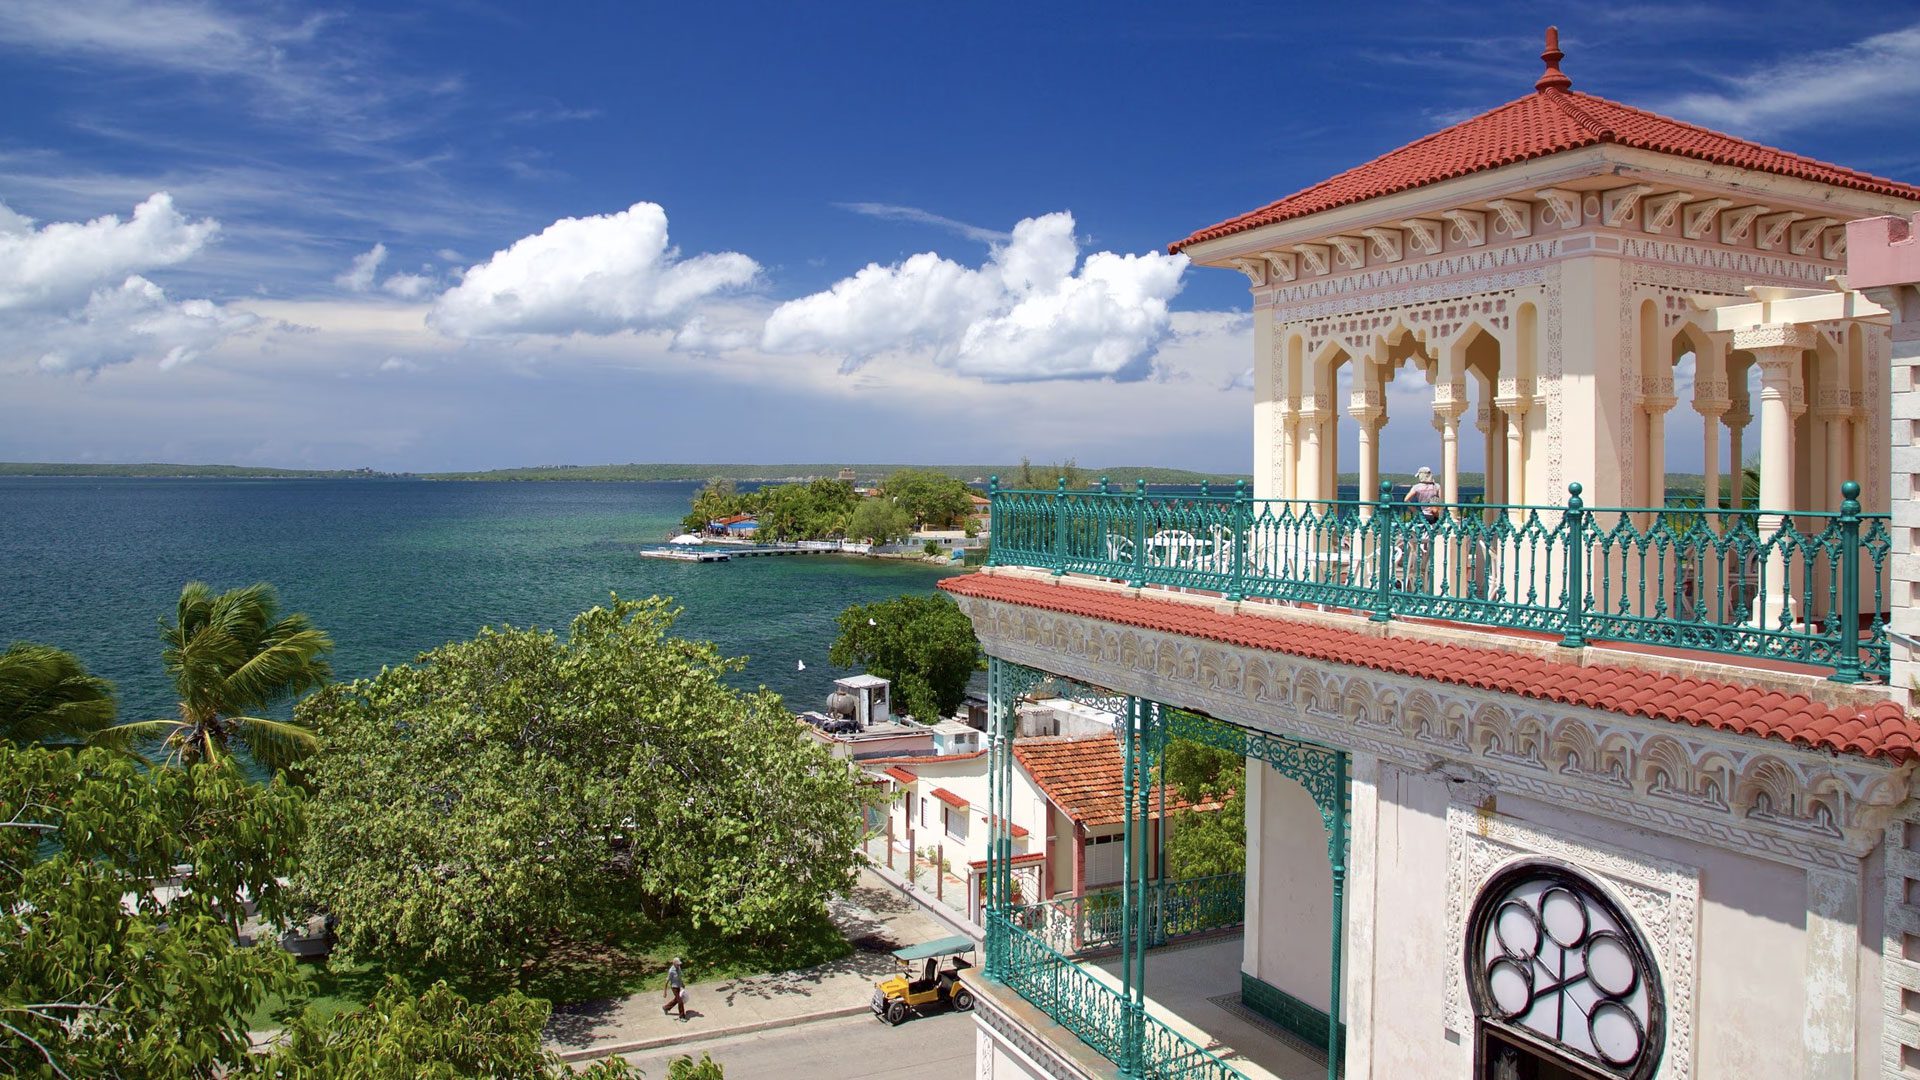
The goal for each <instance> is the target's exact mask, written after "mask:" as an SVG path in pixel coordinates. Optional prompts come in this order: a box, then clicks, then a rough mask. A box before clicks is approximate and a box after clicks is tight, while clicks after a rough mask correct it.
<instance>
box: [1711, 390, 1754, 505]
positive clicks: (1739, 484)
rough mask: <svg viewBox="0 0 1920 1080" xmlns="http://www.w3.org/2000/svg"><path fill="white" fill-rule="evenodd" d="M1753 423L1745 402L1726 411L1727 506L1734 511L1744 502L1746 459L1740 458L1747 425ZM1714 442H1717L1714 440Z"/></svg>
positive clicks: (1750, 412) (1737, 403)
mask: <svg viewBox="0 0 1920 1080" xmlns="http://www.w3.org/2000/svg"><path fill="white" fill-rule="evenodd" d="M1751 423H1753V412H1752V410H1751V409H1750V408H1749V407H1748V405H1747V402H1746V401H1745V400H1741V401H1737V402H1735V403H1734V407H1733V408H1731V409H1728V410H1727V416H1726V424H1727V474H1728V483H1727V489H1728V490H1727V505H1728V506H1729V507H1732V508H1733V509H1735V510H1738V509H1740V508H1741V507H1742V506H1743V505H1744V504H1745V502H1746V494H1747V459H1746V458H1745V457H1743V456H1742V454H1743V453H1744V451H1745V447H1744V445H1743V443H1744V441H1745V439H1746V434H1747V425H1748V424H1751ZM1715 441H1716V442H1717V441H1719V440H1715Z"/></svg>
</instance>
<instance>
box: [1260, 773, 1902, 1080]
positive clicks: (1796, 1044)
mask: <svg viewBox="0 0 1920 1080" xmlns="http://www.w3.org/2000/svg"><path fill="white" fill-rule="evenodd" d="M1262 786H1263V788H1264V789H1265V790H1266V791H1269V792H1270V791H1273V790H1274V789H1275V788H1278V789H1279V791H1280V792H1281V795H1280V796H1279V797H1278V798H1273V797H1268V798H1267V799H1266V800H1265V801H1266V803H1267V804H1268V806H1269V810H1268V812H1267V813H1266V814H1265V815H1264V816H1263V832H1265V833H1266V834H1267V835H1266V836H1265V837H1263V843H1262V847H1261V851H1262V861H1263V863H1265V862H1269V861H1273V860H1275V858H1276V855H1277V854H1279V853H1283V852H1284V853H1285V856H1284V857H1286V858H1290V859H1293V860H1296V861H1297V862H1296V865H1295V867H1294V870H1293V874H1292V875H1289V874H1288V873H1286V872H1284V871H1279V870H1270V869H1268V868H1267V867H1265V866H1263V868H1262V872H1261V874H1260V879H1261V882H1262V884H1263V887H1265V888H1267V889H1269V890H1275V889H1276V888H1277V891H1270V892H1269V893H1268V894H1267V895H1266V896H1264V897H1263V898H1262V900H1261V907H1262V914H1261V922H1262V932H1261V934H1260V946H1259V955H1258V957H1257V958H1256V957H1253V956H1250V957H1249V960H1248V962H1249V965H1250V967H1249V970H1252V971H1254V973H1255V974H1257V975H1258V976H1259V977H1261V978H1262V979H1265V980H1266V981H1267V982H1269V983H1272V984H1274V985H1276V986H1279V987H1281V988H1282V989H1284V990H1287V991H1288V992H1289V993H1292V994H1293V995H1295V996H1296V997H1299V998H1301V999H1302V1000H1305V1001H1307V1002H1309V1003H1311V1004H1313V1005H1314V1006H1315V1007H1316V1008H1324V1006H1325V1002H1326V990H1325V987H1324V979H1325V973H1326V959H1325V952H1324V949H1325V940H1326V939H1325V929H1324V927H1325V921H1324V915H1322V916H1321V917H1320V918H1319V919H1318V921H1314V922H1312V923H1311V925H1310V931H1311V932H1310V933H1308V932H1304V931H1305V930H1307V929H1308V928H1303V932H1301V933H1298V934H1293V933H1288V932H1287V929H1288V927H1290V926H1291V925H1292V924H1291V921H1290V920H1289V919H1288V917H1287V916H1286V914H1285V910H1290V909H1296V908H1297V909H1299V910H1300V911H1302V912H1303V913H1306V915H1307V917H1308V918H1309V919H1312V918H1313V914H1312V913H1313V911H1314V908H1313V907H1312V903H1313V898H1314V896H1315V895H1317V894H1316V893H1314V892H1313V890H1312V889H1308V890H1306V891H1305V892H1304V893H1303V892H1302V891H1301V890H1296V889H1294V888H1292V887H1291V883H1290V882H1289V881H1288V880H1287V878H1288V877H1289V876H1298V877H1300V878H1306V877H1307V876H1308V873H1309V869H1308V867H1309V865H1310V860H1309V858H1308V856H1310V855H1312V854H1313V852H1310V851H1308V850H1307V845H1305V844H1304V843H1302V842H1301V841H1300V839H1299V837H1300V835H1301V834H1302V833H1305V832H1306V831H1307V830H1305V829H1304V828H1303V827H1302V826H1303V825H1304V824H1305V821H1304V820H1303V818H1302V810H1303V805H1302V804H1303V803H1304V808H1308V809H1310V807H1311V803H1310V802H1307V801H1306V800H1305V799H1304V795H1302V796H1300V798H1299V800H1298V801H1296V800H1295V799H1293V798H1292V797H1291V793H1292V791H1294V790H1297V789H1296V788H1295V786H1294V785H1291V784H1274V783H1273V782H1272V781H1271V778H1269V779H1268V782H1267V783H1265V784H1263V785H1262ZM1378 790H1379V798H1380V804H1379V810H1378V821H1379V826H1378V831H1377V836H1376V837H1375V838H1374V841H1373V846H1372V851H1371V855H1372V857H1373V858H1374V860H1375V862H1374V865H1373V871H1374V880H1375V882H1376V883H1377V884H1376V886H1375V891H1374V894H1373V895H1372V896H1370V897H1368V896H1350V897H1349V905H1348V915H1349V918H1350V919H1359V918H1369V917H1370V919H1371V923H1372V935H1373V938H1374V941H1375V946H1374V949H1373V958H1372V965H1371V971H1366V972H1353V973H1352V977H1351V978H1350V979H1349V980H1348V982H1347V983H1346V986H1345V993H1346V997H1347V1002H1348V1005H1347V1009H1348V1011H1349V1012H1350V1013H1351V1012H1352V999H1353V997H1354V995H1355V994H1357V993H1359V994H1365V995H1366V996H1367V999H1368V1007H1367V1008H1366V1010H1365V1011H1366V1013H1367V1014H1368V1015H1370V1016H1371V1017H1372V1024H1371V1026H1370V1029H1368V1028H1356V1029H1353V1030H1352V1031H1351V1034H1350V1037H1351V1038H1352V1039H1355V1040H1364V1041H1365V1043H1366V1045H1365V1047H1364V1048H1357V1049H1358V1053H1357V1056H1363V1057H1364V1059H1365V1060H1369V1061H1370V1062H1371V1075H1373V1076H1383V1077H1390V1076H1432V1077H1466V1076H1468V1075H1469V1073H1470V1070H1471V1067H1472V1045H1473V1038H1474V1033H1473V1031H1471V1030H1455V1029H1453V1028H1452V1026H1451V1024H1450V1022H1449V1017H1448V1016H1447V1012H1446V1008H1445V997H1446V982H1447V978H1448V975H1449V973H1450V972H1453V971H1456V970H1458V969H1460V968H1461V967H1462V965H1463V963H1464V961H1463V955H1462V954H1463V949H1464V942H1462V941H1460V940H1458V939H1457V937H1456V936H1455V935H1454V932H1453V930H1452V928H1451V927H1450V925H1449V921H1448V913H1447V897H1448V894H1449V889H1450V884H1449V873H1448V870H1449V867H1448V862H1449V836H1448V831H1449V826H1448V822H1447V810H1448V807H1449V805H1450V803H1451V802H1452V799H1451V796H1450V793H1449V784H1448V782H1447V781H1446V780H1445V779H1444V778H1441V777H1438V776H1435V775H1431V774H1413V773H1409V772H1406V771H1404V770H1401V769H1397V768H1394V767H1392V766H1390V765H1388V766H1383V767H1382V770H1381V779H1380V784H1379V789H1378ZM1484 813H1486V811H1483V814H1484ZM1490 813H1491V817H1492V818H1493V819H1497V820H1504V821H1510V822H1514V823H1519V824H1521V825H1524V826H1529V827H1531V828H1532V829H1536V830H1538V831H1540V832H1542V833H1546V834H1550V835H1551V836H1553V837H1554V838H1556V839H1557V840H1559V841H1562V842H1566V843H1572V844H1577V845H1591V846H1593V847H1595V848H1598V849H1605V850H1607V851H1610V852H1618V853H1623V854H1626V855H1629V856H1635V857H1644V858H1648V859H1651V860H1656V861H1658V862H1660V863H1663V864H1672V865H1676V866H1679V867H1682V868H1685V869H1687V870H1689V871H1691V872H1694V873H1697V879H1698V882H1699V907H1698V917H1697V920H1696V924H1695V931H1694V935H1693V939H1692V941H1691V948H1692V952H1693V955H1694V967H1693V971H1692V977H1691V983H1690V985H1691V987H1692V989H1691V992H1690V994H1689V996H1688V997H1686V998H1682V997H1680V996H1679V994H1678V992H1679V991H1680V990H1681V985H1680V984H1681V982H1682V981H1683V980H1679V979H1676V978H1675V977H1674V976H1675V974H1676V973H1675V972H1673V971H1671V970H1666V969H1665V964H1666V963H1667V960H1666V959H1665V958H1663V959H1662V960H1661V961H1660V962H1661V963H1662V965H1663V972H1662V981H1663V984H1664V992H1665V995H1666V1003H1667V1008H1668V1010H1669V1014H1670V1015H1669V1019H1668V1023H1667V1032H1668V1036H1669V1039H1668V1046H1669V1048H1670V1049H1669V1052H1670V1053H1671V1048H1672V1047H1673V1045H1674V1043H1673V1039H1672V1034H1673V1031H1674V1028H1675V1025H1676V1024H1681V1023H1684V1024H1686V1025H1687V1026H1688V1027H1689V1028H1690V1030H1691V1033H1692V1034H1691V1041H1692V1050H1691V1061H1690V1065H1689V1067H1688V1068H1686V1069H1684V1070H1682V1069H1679V1068H1676V1064H1677V1062H1676V1061H1674V1060H1669V1061H1666V1062H1664V1063H1663V1068H1662V1070H1661V1072H1660V1074H1659V1075H1661V1076H1663V1077H1671V1076H1680V1075H1688V1076H1691V1077H1696V1078H1709V1077H1734V1076H1740V1077H1746V1076H1782V1077H1785V1076H1808V1075H1822V1073H1821V1071H1820V1068H1819V1067H1818V1065H1817V1063H1816V1062H1814V1061H1813V1060H1812V1059H1811V1058H1810V1056H1809V1054H1808V1052H1807V1049H1806V1041H1807V1034H1806V1029H1805V1025H1806V1022H1807V1021H1806V1017H1807V1006H1808V1000H1807V990H1806V986H1807V984H1808V982H1809V980H1810V979H1813V978H1816V977H1817V973H1818V972H1819V970H1820V969H1821V968H1822V966H1823V965H1825V966H1829V967H1830V966H1831V964H1830V963H1828V961H1827V959H1826V958H1823V957H1821V956H1819V955H1817V953H1818V949H1817V947H1815V948H1813V949H1810V947H1809V942H1808V936H1807V935H1806V934H1805V932H1804V930H1805V926H1806V909H1807V903H1808V875H1807V872H1806V871H1804V870H1802V869H1799V868H1797V867H1793V866H1789V865H1785V864H1782V863H1777V862H1772V861H1769V860H1764V859H1759V858H1753V857H1749V856H1745V855H1741V854H1737V853H1734V852H1731V851H1727V850H1725V849H1722V848H1715V847H1709V846H1706V845H1703V844H1699V843H1695V842H1693V841H1691V840H1689V839H1686V838H1683V837H1678V836H1670V835H1661V834H1657V833H1653V832H1650V831H1646V830H1642V829H1635V828H1630V827H1626V826H1619V825H1614V824H1611V823H1608V822H1605V821H1602V820H1601V819H1597V818H1594V817H1592V816H1590V815H1580V814H1570V813H1568V812H1567V811H1566V810H1565V809H1563V808H1561V807H1558V806H1551V805H1547V804H1544V803H1539V802H1535V801H1532V800H1529V799H1524V798H1520V797H1517V796H1513V795H1510V794H1501V793H1494V796H1493V799H1492V803H1491V807H1490ZM1314 824H1315V825H1316V826H1317V815H1316V820H1315V821H1314ZM1296 849H1297V850H1296ZM1367 855H1368V853H1366V852H1362V851H1360V850H1356V851H1355V852H1354V858H1355V859H1356V861H1357V860H1359V859H1361V858H1364V857H1367ZM1880 862H1881V860H1880V859H1879V858H1878V857H1877V856H1876V857H1875V858H1874V859H1871V860H1869V862H1868V863H1867V864H1866V867H1865V872H1864V873H1863V875H1862V882H1861V888H1860V890H1859V892H1860V894H1861V895H1862V896H1864V897H1866V898H1868V900H1869V901H1870V900H1872V899H1873V898H1876V897H1878V896H1879V895H1880V889H1881V884H1880V880H1881V879H1880V874H1881V869H1880ZM1320 865H1321V866H1322V867H1323V868H1324V853H1322V854H1321V858H1320ZM1325 880H1326V879H1325V871H1324V869H1322V870H1321V871H1320V875H1319V876H1318V877H1316V878H1315V879H1314V881H1313V884H1315V885H1320V884H1323V883H1324V882H1325ZM1276 905H1277V906H1278V907H1279V908H1281V909H1282V910H1281V911H1276ZM1873 906H1874V905H1873V904H1872V903H1870V902H1868V903H1863V904H1862V908H1863V911H1862V914H1861V924H1860V934H1859V946H1858V947H1857V949H1856V950H1855V951H1854V954H1853V961H1854V967H1853V968H1852V969H1851V970H1850V971H1843V972H1842V975H1843V979H1844V978H1850V980H1851V983H1852V992H1853V993H1854V995H1855V1000H1856V1003H1857V1005H1856V1008H1855V1009H1854V1010H1853V1014H1854V1016H1855V1018H1856V1023H1857V1025H1858V1026H1857V1027H1856V1028H1855V1031H1854V1033H1853V1043H1854V1044H1855V1045H1856V1046H1857V1047H1858V1048H1860V1052H1859V1054H1858V1056H1857V1058H1856V1061H1855V1064H1854V1066H1853V1070H1852V1071H1851V1072H1850V1073H1847V1074H1846V1075H1854V1076H1858V1077H1870V1076H1878V1075H1880V1071H1879V1060H1878V1054H1877V1050H1875V1049H1874V1048H1877V1047H1878V1045H1879V1040H1880V1028H1881V1024H1880V1021H1879V1017H1878V1016H1877V1015H1876V1010H1877V1008H1878V1002H1879V993H1878V987H1879V985H1880V972H1879V958H1878V946H1879V938H1880V929H1879V928H1880V927H1881V925H1882V919H1881V917H1880V915H1879V914H1878V913H1877V912H1875V911H1873V910H1872V908H1873ZM1319 910H1320V911H1321V912H1324V908H1320V909H1319ZM1639 929H1640V932H1641V934H1642V935H1643V937H1646V938H1648V940H1649V941H1650V942H1651V941H1653V940H1654V928H1653V927H1649V926H1641V927H1640V928H1639ZM1276 931H1278V932H1276ZM1313 946H1317V947H1318V948H1319V950H1320V951H1319V952H1317V953H1316V952H1315V951H1314V948H1313ZM1256 963H1257V964H1258V965H1259V967H1258V969H1257V970H1256V969H1255V968H1253V967H1251V965H1253V964H1256ZM1842 992H1845V991H1844V988H1843V990H1842ZM1350 1053H1356V1050H1350Z"/></svg>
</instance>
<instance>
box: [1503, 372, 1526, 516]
mask: <svg viewBox="0 0 1920 1080" xmlns="http://www.w3.org/2000/svg"><path fill="white" fill-rule="evenodd" d="M1532 391H1533V388H1532V387H1531V386H1530V385H1525V384H1523V383H1522V382H1521V381H1520V380H1518V379H1501V380H1500V394H1499V396H1498V397H1495V398H1494V399H1493V403H1494V405H1496V406H1498V407H1499V409H1500V411H1501V412H1503V413H1505V414H1506V415H1507V475H1506V482H1507V490H1506V496H1505V501H1506V502H1507V503H1508V504H1510V505H1514V506H1519V505H1522V504H1524V503H1525V502H1526V501H1527V484H1526V479H1527V410H1528V409H1529V408H1530V407H1531V406H1532V405H1533V393H1532ZM1513 513H1514V515H1515V516H1514V523H1515V524H1519V521H1520V519H1519V516H1518V515H1519V512H1518V511H1514V512H1513Z"/></svg>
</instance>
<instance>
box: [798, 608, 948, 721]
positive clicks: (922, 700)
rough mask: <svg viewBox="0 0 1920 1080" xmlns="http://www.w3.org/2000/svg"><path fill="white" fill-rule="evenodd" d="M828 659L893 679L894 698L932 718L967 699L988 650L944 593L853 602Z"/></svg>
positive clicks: (919, 714)
mask: <svg viewBox="0 0 1920 1080" xmlns="http://www.w3.org/2000/svg"><path fill="white" fill-rule="evenodd" d="M838 622H839V626H840V633H839V634H838V636H836V637H835V638H834V639H833V647H832V649H831V650H829V651H828V653H827V659H829V660H830V661H832V662H833V663H835V664H838V665H839V666H841V667H860V668H865V669H866V670H867V671H868V672H871V673H872V674H874V675H878V676H880V677H881V678H883V679H888V680H890V681H892V683H893V703H894V706H895V707H896V708H899V709H904V710H906V711H907V712H908V713H911V714H912V715H913V716H914V717H915V718H916V719H918V720H920V721H922V722H924V723H929V724H931V723H933V722H935V721H937V720H939V719H940V718H941V717H943V716H945V715H947V714H948V713H950V712H952V711H953V710H954V709H955V708H957V707H958V706H959V705H960V703H961V702H962V701H964V700H966V696H967V681H968V680H969V679H971V678H972V677H973V673H974V672H976V671H978V670H980V667H981V665H982V664H983V663H985V661H986V654H985V653H983V652H981V651H980V642H979V640H978V639H976V638H975V637H974V636H973V623H972V622H971V621H969V620H968V619H967V616H966V614H965V613H964V612H962V611H961V610H960V607H959V605H957V604H955V603H954V602H953V600H952V599H951V598H950V597H947V596H945V595H944V594H936V595H933V596H901V597H896V598H894V599H892V600H882V601H880V602H878V603H873V604H855V605H853V606H852V607H849V608H847V609H846V610H845V611H842V612H841V613H840V617H839V620H838Z"/></svg>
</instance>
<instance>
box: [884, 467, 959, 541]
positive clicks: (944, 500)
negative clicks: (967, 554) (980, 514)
mask: <svg viewBox="0 0 1920 1080" xmlns="http://www.w3.org/2000/svg"><path fill="white" fill-rule="evenodd" d="M880 497H882V498H886V499H892V500H893V501H894V502H895V503H896V504H898V505H899V507H900V509H902V510H905V511H906V512H907V513H908V514H909V515H911V516H912V518H913V524H914V528H916V529H957V528H960V527H961V525H962V524H963V523H964V522H965V521H966V518H967V515H968V514H971V513H972V512H973V492H972V489H970V488H968V487H967V485H966V483H965V482H963V481H961V480H960V479H958V478H957V477H952V476H948V475H946V474H945V473H937V472H934V471H932V470H931V469H901V470H900V471H899V472H896V473H894V474H893V475H891V476H889V477H887V478H886V480H885V481H883V482H882V483H881V485H880Z"/></svg>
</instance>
